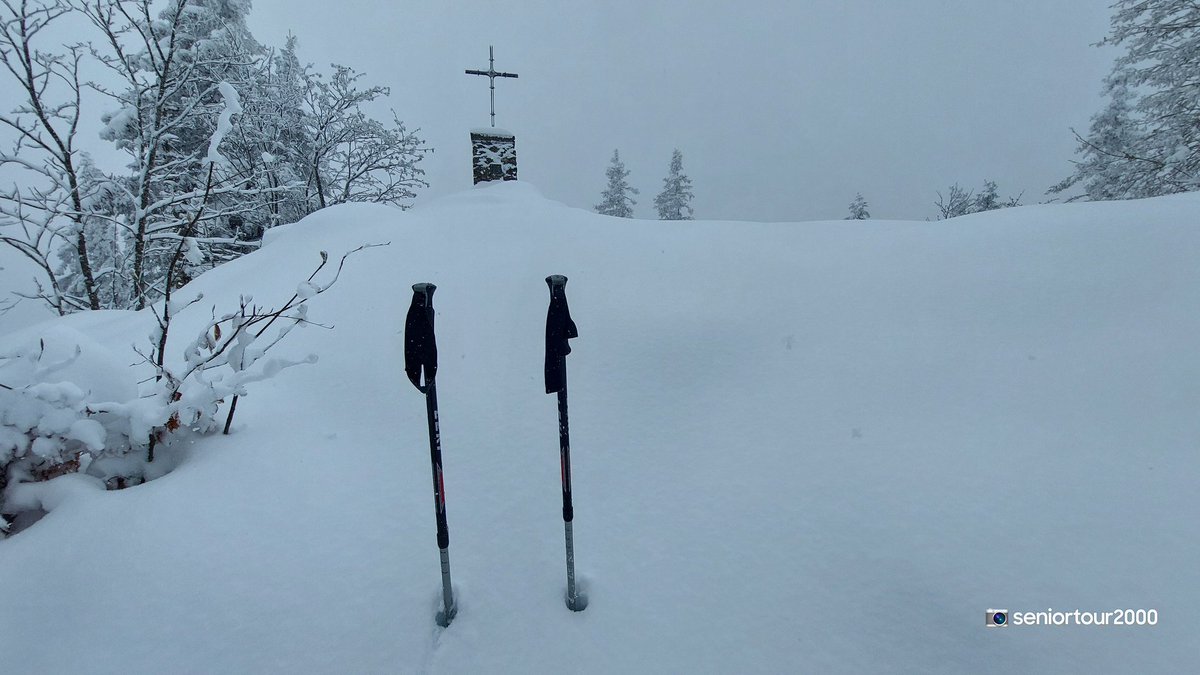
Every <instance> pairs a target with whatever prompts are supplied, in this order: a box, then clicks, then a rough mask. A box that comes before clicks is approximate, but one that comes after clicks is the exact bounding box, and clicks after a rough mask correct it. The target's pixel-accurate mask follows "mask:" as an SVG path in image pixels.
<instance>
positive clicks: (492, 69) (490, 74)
mask: <svg viewBox="0 0 1200 675" xmlns="http://www.w3.org/2000/svg"><path fill="white" fill-rule="evenodd" d="M467 74H468V75H486V76H487V78H488V81H489V82H490V83H491V86H490V88H491V90H492V91H491V94H492V126H493V127H495V126H496V78H497V77H516V76H517V74H516V73H498V72H496V57H495V55H494V53H493V52H492V46H491V45H488V69H487V70H468V71H467Z"/></svg>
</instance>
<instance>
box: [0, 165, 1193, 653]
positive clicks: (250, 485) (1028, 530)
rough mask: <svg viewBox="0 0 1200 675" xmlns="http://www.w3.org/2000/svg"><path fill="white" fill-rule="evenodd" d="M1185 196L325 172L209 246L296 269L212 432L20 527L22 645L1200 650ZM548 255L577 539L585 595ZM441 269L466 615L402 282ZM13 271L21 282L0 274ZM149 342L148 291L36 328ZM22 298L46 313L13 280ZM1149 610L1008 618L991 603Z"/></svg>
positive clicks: (257, 271) (269, 299)
mask: <svg viewBox="0 0 1200 675" xmlns="http://www.w3.org/2000/svg"><path fill="white" fill-rule="evenodd" d="M1198 224H1200V194H1185V195H1177V196H1172V197H1164V198H1158V199H1153V200H1143V201H1131V202H1110V203H1091V204H1073V205H1046V206H1027V207H1020V208H1016V209H1009V210H1003V211H993V212H988V213H983V214H977V215H972V216H966V217H962V218H956V219H953V220H950V221H941V222H898V221H875V220H870V221H837V222H822V223H799V224H791V223H789V224H784V223H773V224H762V223H739V222H710V221H697V222H658V221H640V220H622V219H615V218H607V217H602V216H598V215H595V214H593V213H590V212H587V211H583V210H578V209H572V208H568V207H566V206H563V205H561V204H558V203H556V202H552V201H549V200H546V199H544V198H543V197H541V196H540V195H539V194H538V192H537V191H536V189H535V188H533V187H532V186H530V185H527V184H522V183H505V184H499V185H492V186H487V187H481V188H477V189H474V190H470V191H468V192H465V193H462V194H459V195H455V196H452V197H448V198H445V199H442V200H440V201H436V202H433V203H430V204H428V205H426V206H423V207H420V208H417V209H413V210H411V211H408V212H401V211H398V210H394V209H390V208H385V207H379V206H365V205H356V206H342V207H334V208H330V209H327V210H324V211H321V212H320V213H318V214H315V215H314V216H311V217H309V218H307V219H306V220H304V221H302V222H300V223H296V224H293V225H289V226H285V227H283V228H278V229H277V230H274V231H272V232H271V233H270V234H269V235H268V241H267V243H266V245H265V246H264V248H263V249H262V250H260V251H258V252H256V253H253V254H251V255H248V256H246V257H244V258H241V259H239V260H236V261H234V262H232V263H229V264H227V265H224V266H222V267H220V268H218V269H216V270H214V271H213V272H211V273H208V274H205V275H203V276H202V277H201V278H199V279H197V280H196V281H194V282H193V283H192V284H191V285H190V286H189V287H188V292H191V291H196V290H201V291H203V292H204V294H205V301H204V302H201V303H200V304H198V305H195V306H193V307H191V308H190V309H189V310H187V312H185V313H184V314H183V315H181V317H180V319H179V321H178V323H177V325H175V326H174V327H173V328H172V335H173V336H175V339H176V340H178V342H177V343H174V344H176V347H175V348H174V349H171V348H170V347H169V350H170V352H169V355H170V356H171V357H172V358H182V355H181V353H180V351H181V350H182V345H183V343H184V342H185V341H190V340H191V339H192V337H194V335H195V333H196V332H197V331H198V330H199V329H200V326H201V325H202V322H203V320H204V319H206V318H207V317H208V316H209V314H210V312H211V311H212V306H213V305H214V304H215V305H217V308H218V312H221V311H227V310H230V309H232V308H233V307H234V306H235V303H236V300H237V296H238V294H239V293H253V294H254V296H255V299H256V300H258V301H260V302H264V303H275V302H278V301H282V300H284V299H286V297H287V296H289V295H290V294H291V293H292V291H293V290H294V289H295V287H296V284H297V283H299V282H300V281H302V280H303V279H304V278H305V277H306V276H307V275H308V274H309V272H310V271H311V270H312V269H313V267H315V265H316V263H317V262H318V251H320V250H327V251H329V253H330V254H331V256H338V255H340V254H341V253H342V252H344V251H346V250H349V249H351V248H354V247H356V246H358V245H360V244H363V243H371V242H388V241H390V242H391V244H390V246H387V247H382V248H373V249H369V250H366V251H363V252H361V253H359V254H356V255H355V256H352V257H351V258H350V259H349V260H348V261H347V266H346V270H345V272H344V273H343V275H342V278H341V280H340V281H339V283H338V284H337V285H336V286H334V287H333V288H332V289H331V290H330V291H329V292H328V293H325V294H323V295H320V296H319V297H317V298H314V299H313V300H312V301H311V303H310V304H311V312H310V317H311V318H312V319H313V320H315V321H320V322H322V323H327V324H332V325H333V326H334V328H333V329H332V330H323V329H320V328H316V327H309V328H306V329H304V330H299V329H298V330H296V331H293V332H292V334H291V335H290V336H289V337H288V338H287V341H285V342H284V343H282V344H281V345H280V346H279V347H277V348H276V351H273V352H272V353H273V354H276V353H277V354H278V355H280V356H288V357H292V358H296V359H299V358H303V356H304V355H305V354H308V353H310V352H312V353H316V354H318V355H319V356H320V360H319V362H317V363H316V364H313V365H305V366H299V367H296V368H292V369H289V370H286V371H284V372H282V373H281V374H280V375H279V376H278V377H276V378H275V379H272V380H269V381H266V382H261V383H256V384H252V385H250V388H249V395H248V396H246V397H244V398H243V399H242V400H241V402H240V403H239V407H238V417H237V419H236V421H235V424H234V430H233V433H232V434H231V435H229V436H220V435H216V436H210V437H204V438H201V439H199V440H197V441H196V442H194V443H193V444H190V445H189V446H188V447H186V448H182V447H177V450H178V451H179V453H180V454H181V456H182V461H181V464H180V465H179V466H178V468H176V469H175V470H174V471H173V472H171V473H169V474H167V475H166V476H164V477H162V478H159V479H157V480H154V481H151V482H149V483H147V484H145V485H142V486H138V487H135V488H131V489H127V490H121V491H113V492H105V491H103V489H102V487H100V485H99V482H98V481H97V480H96V479H92V478H90V477H87V476H80V475H74V476H67V477H63V478H60V479H56V480H55V481H52V482H51V483H49V484H45V485H42V486H40V487H38V488H37V490H38V491H39V494H40V495H42V499H43V504H44V506H45V507H46V508H47V509H48V510H50V511H51V512H50V513H49V515H47V516H46V517H45V518H44V519H42V520H41V521H40V522H38V523H36V524H35V525H33V526H32V527H31V528H29V529H28V530H25V531H24V532H21V533H18V534H16V535H14V536H12V537H10V538H9V539H7V540H0V672H4V673H6V674H14V675H16V674H24V673H424V672H433V673H486V672H513V673H517V672H521V673H525V672H587V673H630V672H661V673H688V672H721V673H756V672H762V673H779V672H804V673H882V672H904V673H964V672H996V673H999V672H1020V673H1035V672H1145V673H1167V672H1171V673H1194V672H1200V637H1197V634H1198V630H1200V578H1198V574H1200V565H1198V564H1197V561H1198V560H1200V489H1198V488H1197V486H1198V485H1200V227H1198ZM548 274H565V275H567V276H568V277H569V279H570V281H569V283H568V284H567V289H566V290H567V297H568V298H569V301H570V306H571V313H572V316H573V317H574V319H575V322H576V323H577V324H578V327H579V333H580V336H579V338H578V339H575V340H573V341H572V348H573V350H574V351H573V353H572V354H571V356H570V357H569V358H568V371H569V382H570V405H571V440H572V460H573V468H574V498H575V514H576V515H575V538H576V542H575V546H576V550H575V552H576V564H577V567H578V570H579V573H580V574H581V575H582V578H583V582H584V584H585V585H586V588H587V591H588V594H589V596H590V606H589V607H588V608H587V610H586V611H584V612H582V613H572V612H569V611H568V610H567V609H566V608H565V606H564V604H563V599H562V597H563V592H564V587H565V572H564V560H563V541H562V537H563V532H562V520H561V513H560V506H561V504H560V493H559V477H558V471H559V465H558V436H557V418H556V400H555V397H554V396H553V395H546V394H545V393H544V389H543V382H542V358H543V347H544V341H543V338H544V327H545V316H546V307H547V305H548V300H549V294H548V292H547V289H546V284H545V282H544V281H543V279H544V278H545V277H546V276H547V275H548ZM421 281H430V282H433V283H435V284H437V285H438V291H437V293H436V296H435V298H434V304H435V307H436V309H437V340H438V347H439V352H440V363H439V370H438V378H437V382H438V394H439V400H440V415H441V433H442V448H443V453H444V458H445V485H446V491H447V501H448V514H449V526H450V560H451V570H452V574H453V577H454V581H455V585H456V588H457V593H458V600H459V611H458V616H457V617H456V619H455V620H454V622H453V623H452V624H451V625H450V626H449V627H448V628H446V629H444V630H442V629H439V628H437V627H436V626H435V625H434V613H435V611H436V609H437V607H438V604H439V602H440V582H439V576H438V558H437V550H436V545H435V541H434V518H433V508H432V495H431V486H430V469H429V448H428V438H427V430H426V420H425V407H424V400H423V397H422V396H421V394H419V393H418V392H417V391H416V390H415V389H414V388H413V387H412V386H411V385H410V384H409V382H408V381H407V379H406V378H405V375H404V371H403V340H402V339H403V327H404V315H405V312H406V310H407V308H408V305H409V302H410V300H411V298H412V291H411V290H410V286H411V285H412V284H413V283H416V282H421ZM4 290H8V289H7V288H6V289H4ZM14 316H17V315H13V316H9V317H0V322H3V323H0V333H3V335H0V349H5V348H10V347H13V346H14V345H19V344H22V343H23V342H28V341H29V340H35V341H36V339H37V338H38V336H51V337H50V338H49V339H51V340H59V341H67V342H70V341H72V340H75V341H77V342H81V343H83V344H84V346H85V348H86V350H90V354H89V355H88V357H89V358H95V359H97V360H100V361H107V362H110V363H118V364H121V366H122V367H121V368H120V369H117V370H114V373H115V374H114V377H116V378H118V379H119V378H121V377H124V378H126V381H125V382H120V383H113V386H114V387H116V388H118V389H122V388H124V389H126V390H131V389H130V388H132V387H134V386H135V383H136V382H137V381H138V380H139V379H142V378H143V377H145V375H146V372H145V371H144V370H139V369H134V368H127V367H124V365H125V364H129V363H134V362H135V361H136V360H137V359H136V357H135V356H134V354H133V352H132V350H131V348H130V345H131V344H132V343H134V342H138V343H143V342H144V341H145V338H144V336H145V335H147V334H148V332H149V330H150V326H151V323H152V322H151V319H150V317H149V316H148V315H146V314H145V313H143V314H135V313H132V312H95V313H90V314H79V315H73V316H69V317H66V318H64V319H53V320H51V321H50V322H47V323H40V324H35V325H32V326H26V327H22V326H21V325H17V324H19V323H23V322H25V321H31V320H33V319H32V318H26V319H22V320H21V321H17V319H15V318H13V317H14ZM20 316H25V317H34V318H36V316H37V314H36V313H32V314H29V313H27V314H25V315H20ZM989 608H1005V609H1010V610H1012V611H1013V612H1017V611H1046V610H1047V608H1053V609H1055V610H1066V611H1071V610H1074V609H1080V610H1090V611H1105V610H1112V609H1125V608H1130V609H1139V608H1141V609H1156V610H1157V611H1158V615H1159V620H1158V624H1157V625H1155V626H1141V627H1137V626H1111V625H1110V626H1102V627H1082V626H1058V627H1056V626H1037V627H1028V626H1012V627H1009V628H1006V629H989V628H985V626H984V621H983V614H984V611H985V610H987V609H989Z"/></svg>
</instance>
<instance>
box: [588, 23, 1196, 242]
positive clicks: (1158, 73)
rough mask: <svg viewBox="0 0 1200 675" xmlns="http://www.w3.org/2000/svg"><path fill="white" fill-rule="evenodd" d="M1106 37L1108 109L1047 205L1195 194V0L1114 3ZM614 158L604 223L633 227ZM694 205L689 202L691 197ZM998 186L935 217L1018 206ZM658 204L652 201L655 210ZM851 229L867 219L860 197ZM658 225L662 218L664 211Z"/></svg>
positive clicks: (943, 207)
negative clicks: (1110, 56) (626, 222)
mask: <svg viewBox="0 0 1200 675" xmlns="http://www.w3.org/2000/svg"><path fill="white" fill-rule="evenodd" d="M1112 10H1113V15H1112V17H1111V20H1110V29H1109V33H1108V35H1107V36H1105V37H1104V38H1102V39H1101V40H1100V41H1099V42H1097V43H1095V46H1098V47H1103V46H1113V47H1121V48H1123V50H1124V51H1123V52H1122V53H1121V54H1120V56H1118V57H1117V58H1116V60H1115V62H1114V63H1113V67H1112V70H1111V72H1110V73H1109V74H1108V76H1107V77H1105V78H1104V80H1103V93H1104V95H1105V98H1106V99H1107V102H1106V104H1105V106H1104V107H1103V108H1102V109H1101V110H1100V111H1098V112H1097V113H1095V114H1094V115H1093V116H1092V118H1091V123H1090V126H1089V128H1088V129H1087V131H1086V132H1085V133H1081V132H1079V131H1076V130H1075V129H1071V133H1072V134H1073V135H1074V137H1075V141H1076V150H1075V154H1076V156H1077V158H1076V159H1075V160H1073V161H1072V164H1073V165H1074V167H1073V169H1072V171H1071V173H1070V175H1068V176H1067V177H1066V178H1064V179H1062V180H1061V181H1060V182H1058V183H1056V184H1055V185H1053V186H1051V187H1050V188H1049V190H1048V191H1047V192H1048V194H1050V195H1052V198H1051V199H1052V200H1055V201H1056V200H1060V199H1061V200H1063V201H1067V202H1072V201H1078V200H1089V201H1102V200H1111V199H1138V198H1144V197H1156V196H1160V195H1166V194H1173V193H1177V192H1187V191H1193V190H1197V189H1200V123H1198V122H1197V120H1200V96H1197V82H1200V4H1198V3H1196V2H1194V0H1117V2H1115V3H1114V4H1113V5H1112ZM627 176H628V172H627V171H625V168H624V164H622V163H620V161H619V159H618V156H617V153H616V152H615V151H614V153H613V160H612V164H611V165H610V166H609V169H608V178H609V183H608V188H607V189H606V190H605V192H604V200H603V202H602V203H601V204H600V205H599V206H597V207H596V210H597V211H598V212H600V213H605V214H607V215H615V216H622V217H626V218H629V217H632V216H633V211H632V205H633V204H634V203H635V202H633V200H632V197H630V196H629V195H630V194H637V190H635V189H633V188H631V187H629V185H628V183H627V182H625V178H626V177H627ZM689 195H690V192H689ZM1021 196H1022V195H1020V194H1018V195H1016V196H1007V197H1004V196H1001V195H1000V193H999V189H998V187H997V185H996V183H995V182H994V181H991V180H988V181H985V182H984V184H983V186H982V188H980V189H979V190H978V191H972V190H969V189H967V188H964V187H962V186H960V185H959V184H957V183H955V184H954V185H952V186H950V188H949V189H948V190H947V191H946V193H944V194H943V193H942V192H940V191H939V192H938V193H937V200H936V201H935V202H934V203H933V205H934V207H935V208H936V209H937V211H936V214H937V215H936V217H937V218H938V219H939V220H941V219H947V218H955V217H958V216H962V215H967V214H970V213H978V212H980V211H990V210H993V209H999V208H1006V207H1010V206H1019V205H1020V203H1021ZM657 202H658V200H657V199H656V205H657ZM848 211H849V215H847V216H846V219H847V220H865V219H868V218H870V217H871V214H870V207H869V204H868V202H867V200H866V199H865V198H864V197H863V195H862V194H861V193H859V194H856V195H855V197H854V199H853V200H852V201H851V202H850V205H849V208H848ZM660 217H663V216H662V214H661V210H660Z"/></svg>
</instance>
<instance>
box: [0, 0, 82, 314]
mask: <svg viewBox="0 0 1200 675" xmlns="http://www.w3.org/2000/svg"><path fill="white" fill-rule="evenodd" d="M2 2H3V10H2V11H0V65H3V67H4V70H5V71H7V73H8V75H9V76H11V78H12V81H13V82H14V83H15V84H16V85H17V91H18V93H17V96H16V98H15V99H14V101H13V102H14V105H15V107H14V108H12V109H11V111H6V112H5V113H4V114H0V127H3V128H7V129H8V130H9V131H10V132H12V133H13V135H14V136H15V141H14V142H13V146H12V148H11V150H9V151H7V152H5V151H3V150H0V168H6V169H7V168H10V167H11V168H16V169H18V170H20V172H21V174H22V180H21V181H20V182H14V183H13V185H12V186H11V187H7V188H0V243H3V244H5V245H7V246H11V247H12V248H14V249H16V250H17V251H19V252H20V253H21V254H22V255H23V256H25V257H26V258H28V259H29V260H31V261H33V263H34V264H35V265H36V266H37V267H38V269H39V270H40V271H41V272H42V274H44V275H45V278H44V279H40V280H38V285H39V293H38V297H40V298H41V299H43V300H45V301H46V302H47V303H49V304H50V306H51V307H53V308H54V309H55V310H56V311H57V312H58V313H59V314H65V313H67V312H70V311H75V310H78V309H99V308H100V306H101V305H100V299H99V295H98V293H97V290H96V279H95V273H94V271H93V269H92V264H91V256H90V255H89V251H88V239H87V235H86V233H85V231H84V230H85V228H84V223H85V221H86V220H87V217H88V213H89V204H88V201H89V199H90V197H89V195H88V194H87V189H88V188H87V186H85V185H82V184H81V181H80V176H79V157H78V154H77V153H78V151H77V148H76V144H75V143H76V137H77V133H78V129H79V122H80V119H81V115H82V110H81V107H80V101H81V98H82V91H83V88H84V86H85V85H84V83H83V82H82V81H81V80H80V62H81V60H82V59H83V57H84V54H85V50H84V48H83V47H82V46H78V45H75V46H69V47H62V48H61V49H58V50H54V49H47V48H46V46H45V45H43V44H41V38H40V35H41V33H42V31H44V30H45V29H46V28H47V27H48V26H50V25H52V24H54V23H55V22H56V21H58V19H60V18H61V17H63V16H64V15H66V14H68V13H69V12H70V11H71V8H70V6H69V5H67V4H66V3H65V2H62V1H61V0H48V1H46V2H37V1H34V2H29V1H25V0H22V1H20V2H16V1H14V0H2ZM63 246H69V247H71V248H73V249H74V257H73V259H72V261H71V262H72V264H73V267H72V268H70V269H64V268H62V267H61V266H60V265H59V261H58V260H57V254H58V251H59V249H61V248H62V247H63ZM63 274H69V275H72V276H73V277H74V280H75V281H74V283H71V284H70V288H66V287H65V286H66V282H65V280H64V279H63V278H62V275H63ZM43 282H44V283H43Z"/></svg>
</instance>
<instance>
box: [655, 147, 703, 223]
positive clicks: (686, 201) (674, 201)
mask: <svg viewBox="0 0 1200 675" xmlns="http://www.w3.org/2000/svg"><path fill="white" fill-rule="evenodd" d="M693 196H694V195H693V194H692V179H690V178H688V177H687V174H685V173H683V153H682V152H680V151H679V150H678V149H676V150H675V151H674V152H673V153H671V167H670V169H669V171H668V172H667V177H666V178H664V179H663V189H662V192H659V193H658V195H657V196H656V197H655V198H654V207H655V208H657V209H658V219H659V220H691V219H692V197H693Z"/></svg>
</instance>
